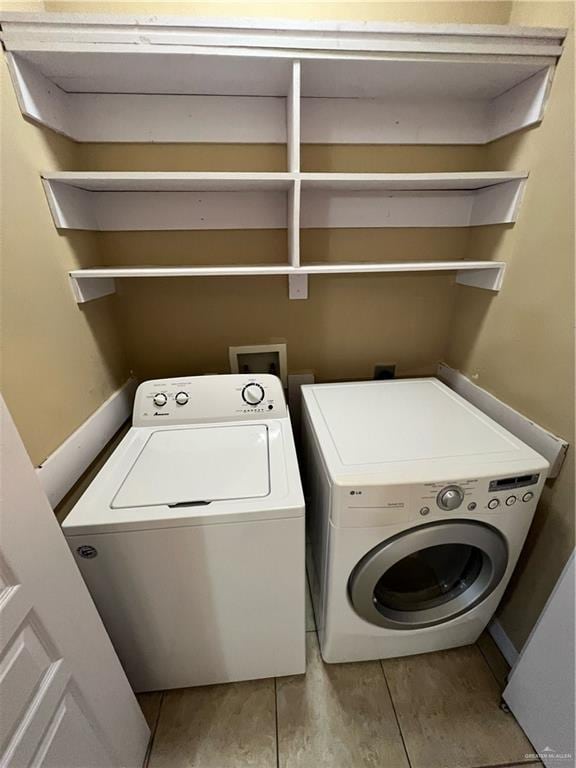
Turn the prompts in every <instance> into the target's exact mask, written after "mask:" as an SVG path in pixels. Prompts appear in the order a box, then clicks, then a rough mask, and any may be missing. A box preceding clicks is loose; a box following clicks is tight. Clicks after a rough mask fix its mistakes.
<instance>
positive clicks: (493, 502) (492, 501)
mask: <svg viewBox="0 0 576 768" xmlns="http://www.w3.org/2000/svg"><path fill="white" fill-rule="evenodd" d="M499 506H500V499H490V501H489V502H488V509H496V507H499Z"/></svg>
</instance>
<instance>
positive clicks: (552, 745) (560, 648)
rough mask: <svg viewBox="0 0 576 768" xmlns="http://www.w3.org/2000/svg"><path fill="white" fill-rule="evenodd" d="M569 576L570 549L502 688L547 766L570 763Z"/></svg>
mask: <svg viewBox="0 0 576 768" xmlns="http://www.w3.org/2000/svg"><path fill="white" fill-rule="evenodd" d="M574 578H575V572H574V553H572V556H571V557H570V560H569V561H568V562H567V563H566V566H565V567H564V570H563V571H562V574H561V576H560V578H559V579H558V582H557V584H556V586H555V588H554V591H553V592H552V594H551V595H550V597H549V598H548V602H547V603H546V605H545V606H544V610H543V611H542V613H541V615H540V618H539V619H538V622H537V623H536V626H535V627H534V629H533V630H532V634H531V635H530V637H529V638H528V641H527V642H526V645H525V646H524V648H523V649H522V653H521V654H520V658H519V659H518V661H517V662H516V664H515V665H514V667H513V669H512V672H511V674H510V677H509V678H508V685H507V686H506V688H505V690H504V694H503V696H504V700H505V701H506V703H507V704H508V706H509V707H510V709H511V710H512V712H513V713H514V716H515V718H516V720H518V722H519V723H520V725H521V726H522V728H523V729H524V731H525V732H526V735H527V736H528V738H529V739H530V741H531V742H532V744H534V746H535V747H536V750H537V752H538V754H539V757H540V759H541V760H542V762H543V763H544V765H545V766H550V768H559V766H566V768H568V766H572V765H574V764H575V761H574V758H575V751H574V698H575V696H574Z"/></svg>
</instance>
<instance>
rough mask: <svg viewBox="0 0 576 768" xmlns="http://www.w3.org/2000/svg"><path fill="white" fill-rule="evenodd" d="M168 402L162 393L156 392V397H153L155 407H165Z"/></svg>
mask: <svg viewBox="0 0 576 768" xmlns="http://www.w3.org/2000/svg"><path fill="white" fill-rule="evenodd" d="M167 402H168V397H167V396H166V395H165V394H164V392H158V394H157V395H154V405H157V406H158V407H159V408H162V406H163V405H166V403H167Z"/></svg>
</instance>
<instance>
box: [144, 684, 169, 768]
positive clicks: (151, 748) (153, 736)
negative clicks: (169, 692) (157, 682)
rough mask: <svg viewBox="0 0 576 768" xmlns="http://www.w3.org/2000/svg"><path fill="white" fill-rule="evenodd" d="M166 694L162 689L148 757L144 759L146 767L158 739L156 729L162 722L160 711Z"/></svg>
mask: <svg viewBox="0 0 576 768" xmlns="http://www.w3.org/2000/svg"><path fill="white" fill-rule="evenodd" d="M165 696H166V691H162V692H161V693H160V702H159V704H158V712H156V717H155V718H154V727H153V728H152V733H151V735H150V743H149V745H148V749H147V751H146V758H145V760H144V768H148V765H149V763H150V758H151V757H152V750H153V748H154V741H155V739H156V731H157V730H158V723H159V722H160V712H161V710H162V704H164V697H165Z"/></svg>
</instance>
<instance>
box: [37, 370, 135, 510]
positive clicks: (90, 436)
mask: <svg viewBox="0 0 576 768" xmlns="http://www.w3.org/2000/svg"><path fill="white" fill-rule="evenodd" d="M135 390H136V380H135V379H128V381H127V382H126V383H125V384H123V385H122V386H121V387H120V389H118V390H116V392H114V394H112V395H111V396H110V397H109V398H108V400H106V401H105V402H104V403H102V405H101V406H100V408H98V410H97V411H95V412H94V413H93V414H92V416H90V417H89V418H88V419H86V421H85V422H84V423H83V424H82V425H81V426H80V427H78V429H77V430H76V431H75V432H73V433H72V434H71V435H70V437H69V438H68V439H67V440H65V441H64V442H63V443H62V445H60V446H59V447H58V448H57V449H56V450H55V451H54V453H52V454H50V456H48V458H47V459H46V461H44V462H43V463H42V464H41V466H39V467H38V468H37V469H36V474H37V476H38V479H39V480H40V483H41V485H42V487H43V488H44V492H45V493H46V495H47V496H48V499H49V501H50V504H51V505H52V507H55V506H56V505H57V504H58V503H59V502H60V501H61V500H62V499H63V498H64V496H66V494H67V493H68V491H69V490H70V489H71V488H72V486H73V485H74V484H75V483H76V482H77V480H78V479H79V478H80V477H81V475H82V474H83V473H84V472H85V471H86V469H88V467H89V466H90V464H91V463H92V462H93V461H94V459H95V458H96V456H98V454H99V453H100V451H101V450H102V449H103V448H104V446H105V445H106V443H108V442H109V441H110V440H111V438H112V437H113V436H114V434H115V433H116V432H117V431H118V429H120V427H121V426H122V424H123V423H124V422H125V421H126V419H127V418H128V417H129V416H130V413H131V411H132V404H133V402H134V392H135Z"/></svg>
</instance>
